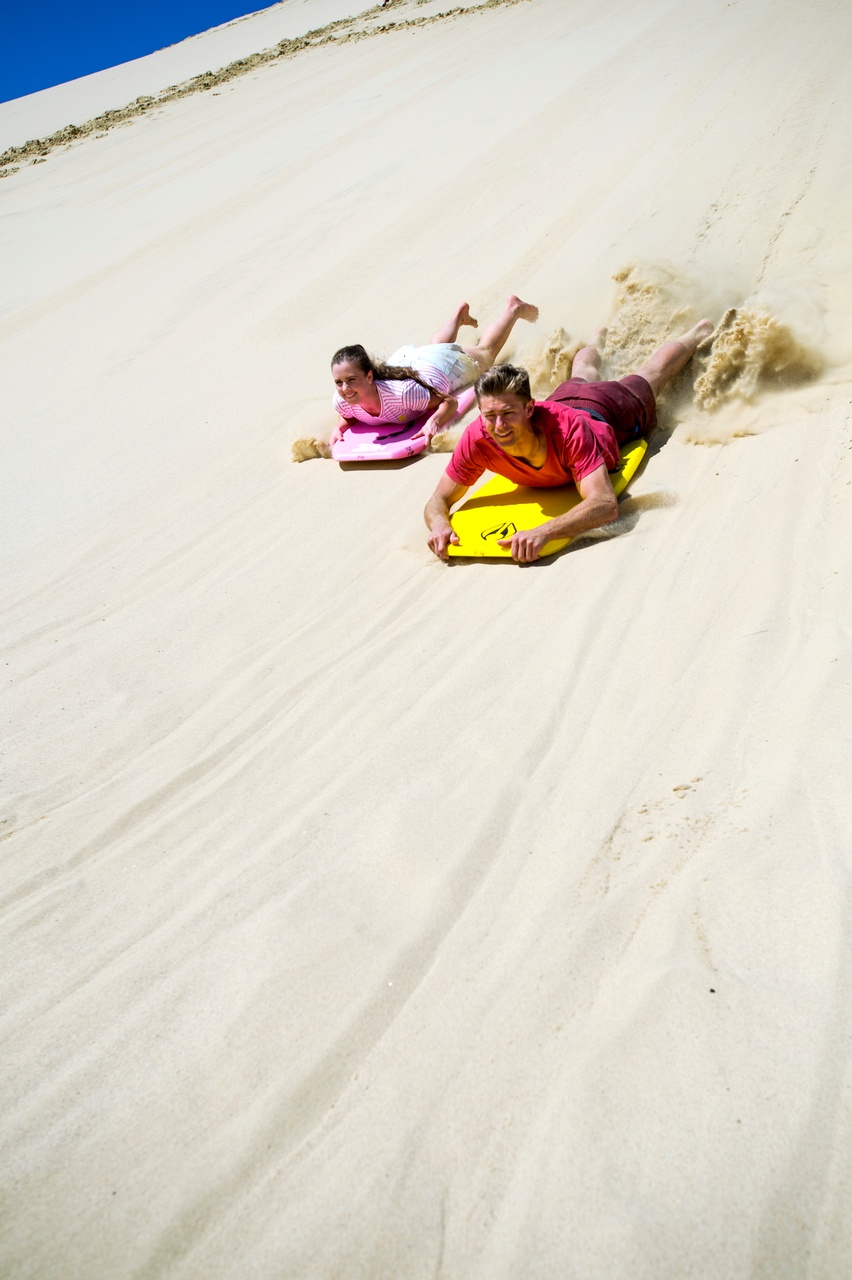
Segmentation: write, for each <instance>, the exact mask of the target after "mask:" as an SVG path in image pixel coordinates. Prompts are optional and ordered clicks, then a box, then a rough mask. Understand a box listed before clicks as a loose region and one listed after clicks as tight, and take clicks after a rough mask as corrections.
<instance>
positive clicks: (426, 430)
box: [411, 396, 459, 445]
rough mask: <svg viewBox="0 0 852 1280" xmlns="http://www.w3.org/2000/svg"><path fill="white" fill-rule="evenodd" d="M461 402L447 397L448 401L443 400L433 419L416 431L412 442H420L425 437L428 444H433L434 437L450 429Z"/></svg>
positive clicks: (452, 397)
mask: <svg viewBox="0 0 852 1280" xmlns="http://www.w3.org/2000/svg"><path fill="white" fill-rule="evenodd" d="M458 407H459V402H458V400H456V398H455V397H454V396H447V398H446V400H442V401H441V403H440V404H439V405H438V408H437V409H436V410H435V412H434V413H433V414H432V417H431V418H429V419H428V420H427V421H426V422H424V424H423V426H422V427H421V428H420V430H419V431H415V433H414V435H413V436H412V437H411V438H412V440H419V439H420V437H421V436H423V437H424V439H425V441H426V444H427V445H429V444H431V442H432V440H433V439H434V437H435V436H436V435H437V434H438V432H439V431H443V429H444V427H448V426H449V425H450V423H451V422H452V420H453V418H454V417H455V416H456V411H457V410H458Z"/></svg>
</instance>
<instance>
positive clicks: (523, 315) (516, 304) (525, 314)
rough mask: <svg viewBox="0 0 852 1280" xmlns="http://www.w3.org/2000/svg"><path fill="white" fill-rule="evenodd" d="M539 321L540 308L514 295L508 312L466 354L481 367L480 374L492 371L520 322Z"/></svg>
mask: <svg viewBox="0 0 852 1280" xmlns="http://www.w3.org/2000/svg"><path fill="white" fill-rule="evenodd" d="M537 319H538V307H536V306H533V304H532V303H531V302H523V301H522V300H521V299H520V298H518V297H517V296H516V295H515V294H514V293H513V294H511V295H510V296H509V297H508V298H507V299H506V310H505V311H504V312H503V314H502V315H501V316H500V318H499V320H495V321H494V323H493V324H490V325H488V326H487V328H486V329H485V331H484V333H483V334H482V337H481V338H480V339H479V342H477V344H476V346H475V347H465V352H466V353H467V355H469V356H470V358H471V359H472V360H474V361H475V362H476V364H477V365H479V371H480V373H485V371H486V369H490V368H491V366H492V364H493V363H494V361H495V360H496V359H497V357H498V355H499V354H500V352H501V350H502V348H503V347H504V346H505V345H506V340H507V338H508V337H509V334H510V333H511V332H512V330H513V329H514V327H515V325H516V324H517V322H518V321H519V320H529V322H530V324H532V323H533V322H534V321H536V320H537Z"/></svg>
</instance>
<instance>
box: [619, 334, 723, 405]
mask: <svg viewBox="0 0 852 1280" xmlns="http://www.w3.org/2000/svg"><path fill="white" fill-rule="evenodd" d="M712 332H713V325H712V324H711V323H710V321H709V320H699V321H698V324H696V325H693V327H692V328H691V329H688V330H687V332H686V333H684V334H681V336H680V337H679V338H676V339H675V340H674V341H673V342H664V343H663V345H662V346H661V347H660V349H659V351H655V352H654V354H653V355H652V356H651V358H650V360H648V361H647V362H646V363H645V364H643V365H642V367H641V369H636V370H635V372H636V373H638V374H639V377H640V378H644V379H645V381H646V382H647V383H649V385H650V387H651V390H652V391H653V393H654V395H655V396H658V395H659V394H660V392H661V391H662V389H663V387H664V386H665V385H666V383H667V382H668V381H669V380H670V379H671V378H673V377H674V376H675V374H676V373H680V371H681V369H682V368H683V367H684V365H685V364H687V363H688V362H689V361H690V360H691V358H692V355H693V353H694V351H695V348H696V347H698V346H699V345H700V344H701V343H702V342H703V341H704V339H705V338H709V337H710V334H711V333H712Z"/></svg>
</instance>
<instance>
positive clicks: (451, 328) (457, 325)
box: [431, 302, 479, 343]
mask: <svg viewBox="0 0 852 1280" xmlns="http://www.w3.org/2000/svg"><path fill="white" fill-rule="evenodd" d="M463 325H466V326H467V327H468V328H471V329H478V328H479V321H478V320H474V318H473V316H472V315H471V314H470V306H469V305H468V303H466V302H460V303H459V305H458V306H457V307H456V309H455V311H454V312H453V314H452V315H451V316H450V318H449V320H448V321H447V323H446V324H442V325H441V327H440V329H439V330H438V331H437V333H433V334H432V338H431V341H432V342H435V343H443V342H455V341H456V339H457V338H458V336H459V329H461V327H462V326H463Z"/></svg>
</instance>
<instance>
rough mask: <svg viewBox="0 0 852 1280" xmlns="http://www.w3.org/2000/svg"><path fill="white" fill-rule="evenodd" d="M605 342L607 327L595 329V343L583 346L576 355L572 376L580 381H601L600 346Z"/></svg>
mask: <svg viewBox="0 0 852 1280" xmlns="http://www.w3.org/2000/svg"><path fill="white" fill-rule="evenodd" d="M605 342H606V329H597V330H595V345H594V346H593V347H581V348H580V350H579V351H578V352H577V354H576V355H575V357H574V363H573V364H572V365H571V377H572V378H576V379H577V380H578V381H579V382H600V381H601V353H600V348H601V347H602V346H603V344H604V343H605Z"/></svg>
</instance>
